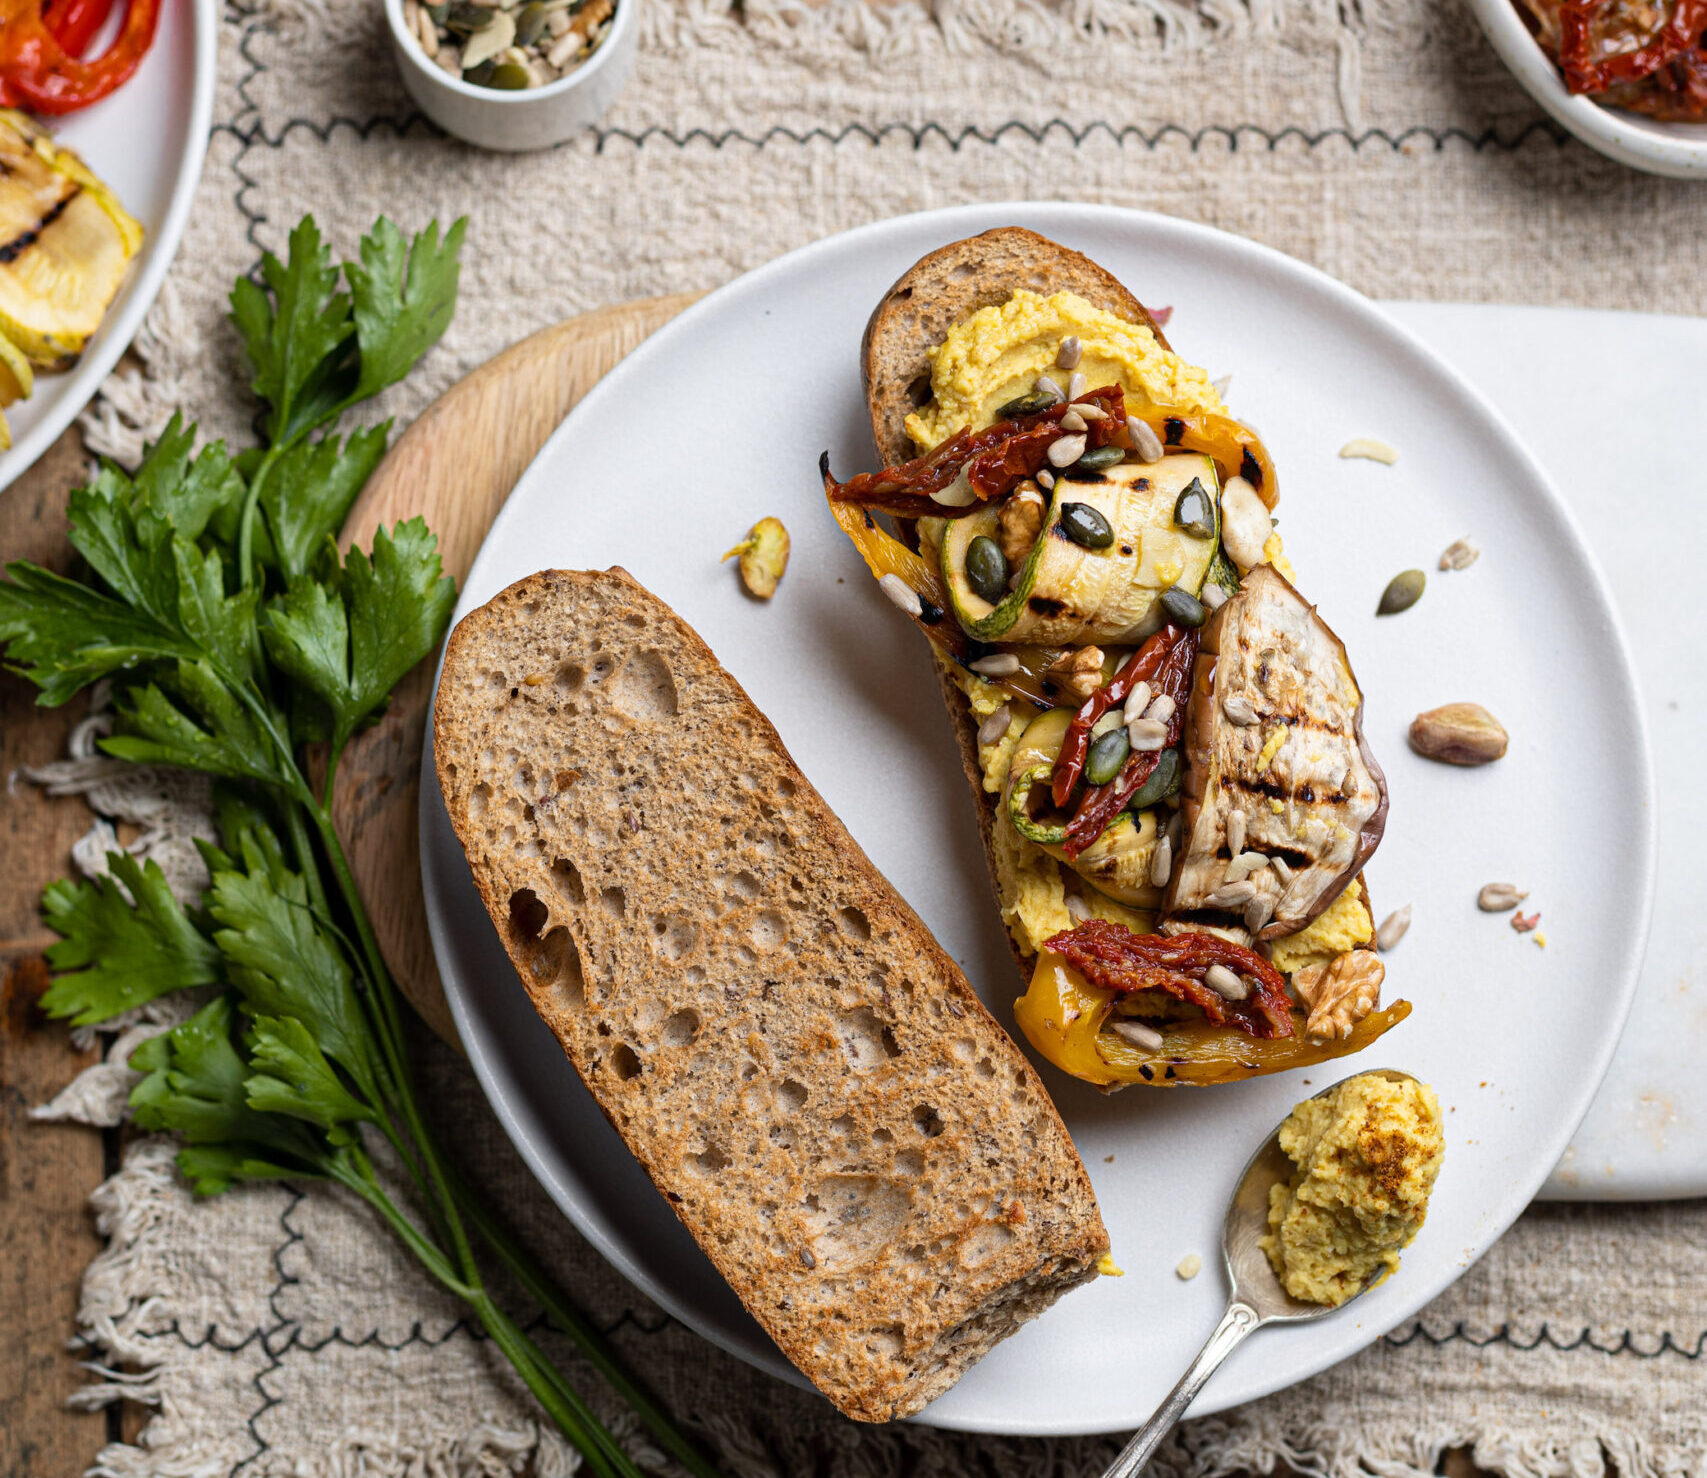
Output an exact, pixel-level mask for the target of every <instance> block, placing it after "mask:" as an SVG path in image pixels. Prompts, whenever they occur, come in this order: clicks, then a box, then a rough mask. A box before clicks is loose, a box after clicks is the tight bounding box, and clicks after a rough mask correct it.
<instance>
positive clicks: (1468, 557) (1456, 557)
mask: <svg viewBox="0 0 1707 1478" xmlns="http://www.w3.org/2000/svg"><path fill="white" fill-rule="evenodd" d="M1481 557H1482V551H1481V550H1480V549H1478V548H1477V547H1476V546H1475V545H1474V544H1472V543H1471V542H1470V541H1469V540H1468V539H1459V540H1456V541H1455V542H1453V543H1451V544H1448V545H1447V546H1446V552H1445V553H1444V554H1442V555H1441V556H1440V567H1441V569H1443V570H1467V569H1469V568H1470V566H1471V565H1473V564H1475V562H1476V561H1477V560H1478V559H1480V558H1481Z"/></svg>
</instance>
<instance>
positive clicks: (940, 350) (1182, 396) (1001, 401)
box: [907, 289, 1222, 451]
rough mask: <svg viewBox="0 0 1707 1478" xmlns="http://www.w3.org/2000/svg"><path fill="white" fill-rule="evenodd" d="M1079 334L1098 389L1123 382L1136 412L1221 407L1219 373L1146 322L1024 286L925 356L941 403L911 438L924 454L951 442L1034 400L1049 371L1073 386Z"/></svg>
mask: <svg viewBox="0 0 1707 1478" xmlns="http://www.w3.org/2000/svg"><path fill="white" fill-rule="evenodd" d="M1067 338H1077V339H1078V341H1079V346H1080V358H1079V361H1078V364H1077V366H1076V368H1077V370H1078V372H1079V373H1080V374H1082V375H1083V376H1084V377H1085V384H1086V385H1087V386H1090V387H1091V388H1093V389H1094V388H1096V387H1098V386H1102V385H1119V386H1120V387H1121V388H1122V389H1123V390H1125V391H1126V396H1127V402H1128V405H1129V406H1138V405H1178V406H1186V407H1189V408H1191V409H1193V410H1210V411H1218V410H1220V409H1222V406H1221V397H1220V396H1219V395H1217V394H1216V393H1215V388H1214V386H1212V385H1211V384H1210V383H1209V376H1208V375H1207V374H1206V373H1205V372H1204V371H1203V370H1201V369H1199V368H1197V366H1195V365H1191V364H1187V363H1186V362H1185V361H1184V360H1183V359H1181V358H1180V357H1179V355H1177V354H1175V353H1173V351H1172V350H1169V349H1164V348H1163V347H1162V346H1161V345H1160V344H1158V343H1157V342H1156V336H1155V335H1154V334H1153V333H1151V332H1150V330H1149V329H1147V328H1144V327H1142V326H1141V325H1139V324H1135V323H1128V322H1127V321H1126V320H1125V319H1123V318H1117V317H1115V315H1114V314H1112V313H1105V312H1104V311H1103V310H1102V309H1101V308H1096V307H1093V306H1092V305H1091V304H1090V303H1088V302H1086V301H1085V300H1084V299H1083V298H1081V297H1079V296H1078V295H1077V294H1076V293H1055V294H1054V295H1052V296H1051V297H1047V298H1045V297H1042V296H1040V295H1039V294H1037V293H1033V292H1026V291H1024V290H1023V289H1022V290H1021V291H1019V292H1016V293H1015V294H1014V295H1013V296H1012V297H1011V298H1009V299H1008V300H1007V302H1005V303H997V304H994V305H992V306H991V307H988V308H980V309H979V310H978V311H977V312H976V313H973V314H971V315H970V316H969V317H967V318H963V319H962V320H961V321H960V322H959V323H957V324H955V325H954V327H953V328H951V329H950V330H949V331H948V336H947V337H946V338H945V339H944V340H943V341H942V343H940V344H937V345H933V346H932V347H931V348H929V349H927V350H926V351H925V352H926V353H927V354H928V355H929V357H930V363H931V394H932V399H931V402H930V403H929V404H928V405H926V406H925V407H924V409H922V410H919V411H915V412H914V413H913V414H912V415H910V416H908V417H907V434H908V435H909V436H910V437H912V439H913V441H914V442H915V443H916V444H917V445H918V447H919V448H920V449H921V450H925V451H928V450H929V449H930V448H931V447H934V446H936V445H937V444H938V443H940V442H944V441H947V440H948V438H949V437H951V436H953V435H954V433H955V432H957V431H959V430H960V429H961V427H963V426H969V427H971V428H972V429H973V430H981V429H982V428H984V427H985V426H989V425H992V424H993V423H994V422H995V419H996V414H995V413H996V410H997V408H998V407H999V406H1003V405H1006V404H1007V402H1008V401H1010V400H1014V399H1017V398H1018V397H1019V396H1022V395H1030V394H1031V393H1032V392H1033V391H1034V390H1036V388H1037V377H1038V376H1039V375H1050V376H1053V377H1054V378H1055V379H1057V380H1059V381H1060V382H1061V384H1062V386H1063V388H1065V386H1066V382H1067V371H1065V370H1061V369H1057V368H1056V365H1055V357H1056V355H1057V354H1059V353H1060V350H1061V341H1062V340H1063V339H1067Z"/></svg>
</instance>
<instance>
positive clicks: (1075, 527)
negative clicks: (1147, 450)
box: [1050, 437, 1201, 619]
mask: <svg viewBox="0 0 1707 1478" xmlns="http://www.w3.org/2000/svg"><path fill="white" fill-rule="evenodd" d="M1072 439H1073V440H1076V441H1083V440H1084V438H1083V437H1074V438H1072ZM1060 444H1061V443H1060V442H1056V443H1055V445H1056V446H1059V445H1060ZM1050 451H1051V455H1053V452H1054V448H1051V449H1050ZM1061 532H1062V533H1064V534H1065V535H1066V536H1067V537H1068V538H1069V539H1071V540H1072V541H1073V542H1074V543H1075V544H1077V545H1078V546H1079V547H1080V548H1082V549H1107V548H1108V546H1109V545H1110V544H1112V543H1114V530H1113V529H1111V528H1110V527H1109V526H1108V520H1107V519H1106V518H1104V517H1103V516H1102V514H1100V513H1098V512H1097V510H1096V509H1094V508H1092V507H1091V505H1090V504H1089V503H1063V504H1062V505H1061ZM1199 609H1201V607H1200V608H1199ZM1200 619H1201V618H1200Z"/></svg>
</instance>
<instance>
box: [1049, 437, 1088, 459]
mask: <svg viewBox="0 0 1707 1478" xmlns="http://www.w3.org/2000/svg"><path fill="white" fill-rule="evenodd" d="M1084 454H1085V438H1084V437H1083V436H1063V437H1060V438H1059V439H1057V440H1055V441H1053V442H1051V443H1050V445H1049V462H1050V465H1051V466H1054V467H1071V466H1072V465H1073V463H1075V462H1077V461H1078V460H1079V458H1080V457H1082V456H1084Z"/></svg>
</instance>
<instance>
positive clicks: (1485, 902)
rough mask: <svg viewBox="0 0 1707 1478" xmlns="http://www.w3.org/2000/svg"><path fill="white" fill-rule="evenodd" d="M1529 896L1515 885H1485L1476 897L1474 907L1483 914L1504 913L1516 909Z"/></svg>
mask: <svg viewBox="0 0 1707 1478" xmlns="http://www.w3.org/2000/svg"><path fill="white" fill-rule="evenodd" d="M1528 896H1529V894H1528V893H1527V892H1525V891H1524V890H1523V889H1521V888H1519V887H1518V886H1517V885H1516V884H1515V883H1487V884H1485V885H1484V886H1483V888H1482V891H1481V892H1480V893H1478V894H1477V895H1476V907H1477V908H1479V909H1481V910H1482V912H1483V913H1504V912H1505V911H1506V910H1507V909H1508V908H1516V907H1517V906H1518V904H1520V903H1522V902H1523V900H1524V899H1525V898H1527V897H1528Z"/></svg>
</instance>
